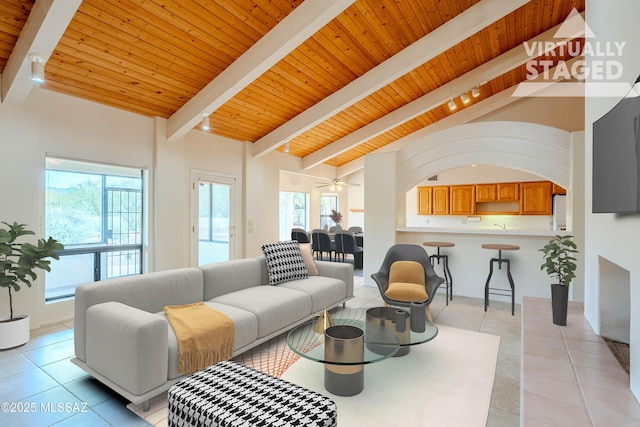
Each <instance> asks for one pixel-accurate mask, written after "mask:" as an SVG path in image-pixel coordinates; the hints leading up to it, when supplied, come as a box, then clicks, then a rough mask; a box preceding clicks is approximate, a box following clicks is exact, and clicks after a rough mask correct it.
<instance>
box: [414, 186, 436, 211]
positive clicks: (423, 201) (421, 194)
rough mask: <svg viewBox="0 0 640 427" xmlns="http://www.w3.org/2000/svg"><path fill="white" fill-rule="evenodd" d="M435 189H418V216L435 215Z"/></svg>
mask: <svg viewBox="0 0 640 427" xmlns="http://www.w3.org/2000/svg"><path fill="white" fill-rule="evenodd" d="M432 198H433V187H418V215H431V214H432V213H433V205H432V203H431V200H432Z"/></svg>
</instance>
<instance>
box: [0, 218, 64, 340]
mask: <svg viewBox="0 0 640 427" xmlns="http://www.w3.org/2000/svg"><path fill="white" fill-rule="evenodd" d="M2 224H4V225H6V226H7V227H8V228H6V229H5V228H0V287H1V288H7V290H8V292H9V317H8V318H4V319H0V349H6V348H12V347H17V346H19V345H22V344H24V343H26V342H27V341H29V315H28V314H19V315H15V316H14V314H13V292H19V291H20V288H21V285H27V286H28V287H31V283H32V281H34V280H36V278H37V275H36V272H35V270H36V269H38V268H39V269H42V270H46V271H51V267H49V264H50V263H51V261H49V260H47V259H46V258H53V259H58V255H57V252H58V251H60V250H62V249H64V246H63V245H62V243H59V242H58V241H57V240H55V239H53V238H51V237H49V239H47V240H44V239H38V242H37V244H36V245H33V244H31V243H28V242H24V243H19V242H17V240H18V239H19V238H20V237H22V236H26V235H33V234H35V233H34V232H33V231H31V230H28V229H27V228H25V227H26V225H25V224H18V223H17V222H14V223H13V224H9V223H6V222H3V223H2Z"/></svg>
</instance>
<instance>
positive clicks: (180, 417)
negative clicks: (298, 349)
mask: <svg viewBox="0 0 640 427" xmlns="http://www.w3.org/2000/svg"><path fill="white" fill-rule="evenodd" d="M168 398H169V426H194V427H195V426H215V427H231V426H233V427H241V426H242V427H248V426H278V427H289V426H291V427H293V426H305V427H325V426H326V427H331V426H337V408H336V404H335V403H334V402H333V401H332V400H331V399H329V398H327V397H325V396H323V395H321V394H319V393H316V392H314V391H311V390H307V389H305V388H303V387H300V386H297V385H295V384H291V383H289V382H287V381H283V380H281V379H279V378H275V377H272V376H270V375H267V374H265V373H262V372H260V371H256V370H255V369H251V368H248V367H246V366H243V365H240V364H237V363H235V362H230V361H226V362H220V363H217V364H215V365H213V366H209V367H208V368H205V369H203V370H202V371H199V372H196V373H194V374H191V375H189V376H188V377H187V378H185V379H184V380H182V381H180V382H178V383H176V384H174V385H173V386H172V387H171V388H170V389H169V394H168Z"/></svg>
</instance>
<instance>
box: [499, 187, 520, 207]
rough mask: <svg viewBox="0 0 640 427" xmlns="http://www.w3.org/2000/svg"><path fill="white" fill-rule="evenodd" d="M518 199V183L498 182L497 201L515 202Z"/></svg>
mask: <svg viewBox="0 0 640 427" xmlns="http://www.w3.org/2000/svg"><path fill="white" fill-rule="evenodd" d="M518 200H520V183H519V182H504V183H500V184H498V201H499V202H517V201H518Z"/></svg>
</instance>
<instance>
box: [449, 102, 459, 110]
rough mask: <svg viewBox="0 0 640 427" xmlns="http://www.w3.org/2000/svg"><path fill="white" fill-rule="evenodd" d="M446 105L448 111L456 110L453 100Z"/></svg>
mask: <svg viewBox="0 0 640 427" xmlns="http://www.w3.org/2000/svg"><path fill="white" fill-rule="evenodd" d="M447 105H448V106H449V110H451V111H454V110H455V109H456V108H458V106H457V105H456V103H455V102H453V99H451V100H449V102H448V103H447Z"/></svg>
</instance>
